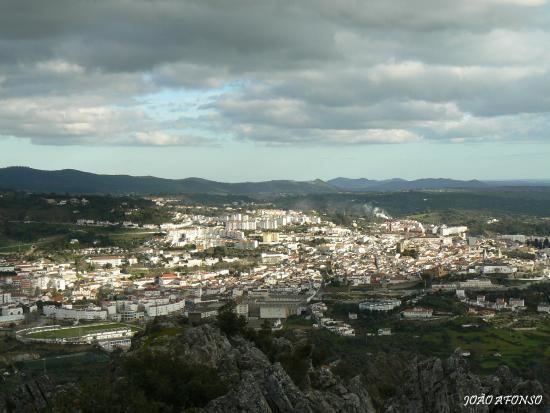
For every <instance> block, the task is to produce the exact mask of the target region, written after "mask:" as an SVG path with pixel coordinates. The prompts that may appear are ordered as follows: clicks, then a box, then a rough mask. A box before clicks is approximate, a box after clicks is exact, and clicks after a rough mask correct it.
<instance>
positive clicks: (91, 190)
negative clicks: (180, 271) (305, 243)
mask: <svg viewBox="0 0 550 413" xmlns="http://www.w3.org/2000/svg"><path fill="white" fill-rule="evenodd" d="M534 182H536V184H537V185H544V186H546V185H550V182H548V181H513V182H512V181H498V182H497V181H492V182H482V181H478V180H471V181H460V180H454V179H442V178H437V179H433V178H428V179H417V180H412V181H407V180H405V179H389V180H380V181H378V180H370V179H364V178H360V179H349V178H335V179H331V180H328V181H322V180H320V179H317V180H314V181H292V180H274V181H263V182H241V183H225V182H216V181H210V180H207V179H201V178H185V179H165V178H156V177H153V176H130V175H100V174H93V173H90V172H82V171H77V170H74V169H63V170H60V171H43V170H39V169H32V168H27V167H19V166H18V167H8V168H0V189H6V190H7V189H9V190H18V191H28V192H43V193H48V192H52V193H79V194H116V195H122V194H139V195H146V194H185V193H212V194H232V195H235V194H239V195H241V194H242V195H246V194H249V195H250V194H261V193H263V194H274V193H289V194H291V193H304V194H309V193H334V192H368V191H406V190H418V189H446V188H448V189H451V188H464V189H479V188H488V187H494V186H506V185H508V184H510V185H522V186H525V185H534V184H535V183H534Z"/></svg>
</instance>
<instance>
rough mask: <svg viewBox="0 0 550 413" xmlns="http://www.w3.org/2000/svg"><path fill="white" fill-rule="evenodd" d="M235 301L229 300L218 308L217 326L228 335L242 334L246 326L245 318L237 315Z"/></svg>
mask: <svg viewBox="0 0 550 413" xmlns="http://www.w3.org/2000/svg"><path fill="white" fill-rule="evenodd" d="M236 307H237V305H236V304H235V301H229V302H228V303H227V304H225V305H224V306H223V307H220V309H219V310H218V321H217V324H218V327H219V328H220V330H222V331H223V332H224V333H225V334H226V335H228V336H234V335H236V334H242V333H243V332H244V329H245V327H246V319H245V318H244V317H243V316H239V315H237V313H236V311H235V309H236Z"/></svg>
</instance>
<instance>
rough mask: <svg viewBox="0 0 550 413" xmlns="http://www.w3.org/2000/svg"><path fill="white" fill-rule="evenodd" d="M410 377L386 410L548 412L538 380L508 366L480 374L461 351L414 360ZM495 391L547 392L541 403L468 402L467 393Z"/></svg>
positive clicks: (407, 412) (409, 412) (497, 393)
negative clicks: (514, 372)
mask: <svg viewBox="0 0 550 413" xmlns="http://www.w3.org/2000/svg"><path fill="white" fill-rule="evenodd" d="M405 375H406V377H408V380H407V381H406V382H405V383H404V385H403V386H402V387H401V388H400V390H399V391H398V393H397V395H396V396H395V397H393V398H391V399H390V400H388V401H387V403H386V405H385V409H384V410H385V412H386V413H416V412H441V413H493V412H495V413H496V412H529V413H535V412H546V411H547V410H545V409H546V408H547V404H546V403H547V401H548V400H549V399H548V396H547V395H544V391H543V388H542V386H541V384H540V383H539V382H537V381H529V380H522V379H520V378H517V377H514V376H513V375H512V373H511V372H510V370H509V369H508V367H501V368H500V369H499V370H498V372H497V373H496V374H495V375H492V376H478V375H475V374H473V373H471V372H470V371H469V369H468V367H467V364H466V361H465V360H464V359H462V358H461V357H460V356H458V355H452V356H451V357H449V358H448V359H446V360H440V359H437V358H430V359H427V360H418V359H415V360H413V361H412V362H411V363H410V365H409V367H408V369H407V371H406V372H405ZM471 395H476V396H481V395H492V396H493V399H495V398H496V397H498V396H501V395H502V396H506V395H526V396H531V395H543V402H542V403H541V404H540V405H538V406H535V405H533V406H530V405H514V406H511V405H509V406H508V407H506V406H503V405H502V404H495V403H487V404H485V403H483V404H481V403H480V404H475V405H466V403H465V397H466V396H471Z"/></svg>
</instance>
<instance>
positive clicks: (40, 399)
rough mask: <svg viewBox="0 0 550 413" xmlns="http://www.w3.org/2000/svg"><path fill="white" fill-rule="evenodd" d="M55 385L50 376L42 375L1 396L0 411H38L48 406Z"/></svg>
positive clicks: (16, 412) (3, 412)
mask: <svg viewBox="0 0 550 413" xmlns="http://www.w3.org/2000/svg"><path fill="white" fill-rule="evenodd" d="M54 390H55V386H54V385H53V383H52V382H51V381H50V379H49V377H48V376H41V377H38V378H36V379H34V380H30V381H27V382H26V383H24V384H21V385H19V386H17V387H16V388H15V389H14V390H13V391H11V392H9V393H8V394H5V395H4V397H0V413H5V412H12V413H22V412H37V411H41V410H43V409H45V408H46V407H48V401H49V400H50V399H51V396H52V393H53V392H54Z"/></svg>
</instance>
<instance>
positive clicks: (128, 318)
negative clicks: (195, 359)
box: [0, 197, 550, 351]
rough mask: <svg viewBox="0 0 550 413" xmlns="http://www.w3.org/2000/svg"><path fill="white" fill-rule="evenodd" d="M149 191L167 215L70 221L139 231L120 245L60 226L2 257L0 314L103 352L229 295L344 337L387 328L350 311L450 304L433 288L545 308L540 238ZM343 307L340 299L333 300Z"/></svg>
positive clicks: (419, 311) (413, 316)
mask: <svg viewBox="0 0 550 413" xmlns="http://www.w3.org/2000/svg"><path fill="white" fill-rule="evenodd" d="M150 201H152V202H154V204H155V205H156V207H158V208H160V209H162V210H163V211H164V212H165V214H166V216H168V217H170V219H168V220H167V221H166V222H162V223H160V224H139V223H135V222H132V221H131V220H128V221H121V222H117V221H101V220H94V219H92V218H86V217H84V218H78V219H77V220H75V222H74V223H73V225H74V226H75V227H76V228H78V227H96V226H97V227H102V226H103V227H118V228H127V229H131V230H133V231H136V232H139V233H140V234H145V236H144V238H143V239H142V241H140V242H139V243H137V244H136V245H135V246H133V247H132V248H123V247H120V246H102V245H101V243H100V242H99V241H98V242H93V243H92V246H83V247H80V242H81V240H79V239H78V238H71V240H70V242H69V244H68V248H66V249H65V250H63V251H61V254H60V255H58V256H57V257H52V255H51V254H46V253H43V254H42V253H40V252H39V251H35V252H33V254H32V255H29V254H26V255H25V254H19V255H18V254H11V255H8V254H6V255H5V256H4V258H0V326H1V327H2V328H3V329H5V330H12V331H15V332H16V337H17V338H18V339H19V340H21V341H24V342H36V341H43V342H52V343H57V344H59V345H70V344H74V343H95V344H98V345H99V346H100V347H102V348H104V349H105V350H108V351H112V350H113V349H115V348H124V349H127V348H129V347H130V345H131V337H132V335H134V334H135V333H136V332H138V331H140V329H143V327H144V326H145V325H146V324H147V323H148V322H150V321H151V320H154V319H155V318H157V317H164V316H174V317H186V318H187V319H188V320H189V321H190V322H192V323H201V322H204V321H208V320H211V319H215V317H216V316H217V314H218V310H219V309H220V308H221V307H222V306H224V305H225V304H226V303H227V302H229V301H231V302H234V303H235V307H234V311H235V312H236V313H237V314H238V315H239V316H242V317H244V318H245V319H246V321H247V324H248V325H249V326H250V327H251V328H255V329H260V328H264V327H265V326H266V323H267V325H269V327H270V328H271V329H273V330H276V329H281V328H285V325H292V323H296V320H302V321H300V322H298V324H300V323H302V324H303V325H305V326H308V328H313V329H326V330H327V331H330V332H331V333H332V334H336V335H341V336H348V337H356V336H359V335H360V336H372V335H373V334H378V335H391V334H392V331H391V328H388V325H378V324H376V323H373V324H372V325H369V324H368V323H367V324H365V323H364V322H361V320H362V318H363V317H362V316H361V314H369V313H370V314H383V313H387V314H395V315H396V316H395V317H394V318H395V319H398V320H399V322H400V323H407V322H411V321H412V322H419V321H420V322H430V320H432V321H437V320H439V322H441V320H450V319H453V317H457V316H459V315H461V314H460V312H457V313H453V311H452V310H451V311H449V310H448V309H447V310H445V309H442V308H439V307H438V305H430V297H437V296H441V297H444V298H445V300H447V304H448V305H447V307H453V306H458V307H460V306H465V308H466V312H467V314H469V315H475V316H479V317H482V318H483V319H484V320H486V321H487V320H490V319H493V320H496V319H499V318H500V316H499V314H500V315H503V317H508V315H507V314H513V317H512V321H510V323H509V325H510V326H512V327H514V326H516V327H518V328H521V327H525V326H524V324H525V318H529V320H530V321H529V323H527V324H528V325H529V327H530V328H536V325H537V322H536V320H537V319H540V320H547V319H548V314H549V313H550V303H549V302H548V297H547V296H545V295H540V296H537V297H538V298H535V299H534V300H533V299H532V297H533V294H527V295H526V294H523V293H522V292H523V291H529V286H533V285H541V284H545V283H548V282H549V281H550V246H549V245H548V238H544V237H543V238H541V242H540V245H538V246H534V240H535V239H536V240H537V242H538V240H539V238H540V237H528V236H524V235H522V234H511V235H508V234H503V235H498V236H496V237H493V238H487V237H483V236H470V235H469V231H468V228H467V227H466V226H447V225H444V224H441V225H433V224H425V223H424V224H423V223H421V222H419V221H417V220H414V219H408V218H400V219H397V218H392V217H390V216H388V215H387V214H386V213H384V212H378V213H376V214H375V216H374V217H371V218H369V219H367V218H365V217H355V218H354V219H353V221H352V222H351V225H347V226H344V225H336V224H334V223H333V222H331V221H330V220H329V219H328V217H327V215H326V214H324V213H321V212H318V211H315V210H305V211H294V210H282V209H276V208H273V207H269V206H265V205H255V204H254V203H244V202H234V203H231V204H226V205H222V206H208V205H199V204H194V205H187V204H186V205H184V204H182V203H181V202H180V201H179V200H177V199H170V198H163V197H155V198H151V199H150ZM44 202H46V203H48V204H49V205H54V206H55V205H58V206H64V207H65V206H67V205H74V206H78V205H82V204H89V203H90V201H89V200H87V199H84V198H82V199H78V198H70V199H66V198H64V197H60V198H59V199H53V198H47V199H45V200H44ZM92 202H93V201H92ZM123 207H124V205H123ZM138 212H139V211H136V210H134V211H133V212H132V211H130V213H128V214H126V216H129V219H131V216H132V213H138ZM26 224H28V225H30V224H31V223H26ZM23 225H25V223H23ZM510 291H512V292H513V294H512V295H513V296H510ZM491 297H494V298H491ZM529 300H531V301H529ZM431 301H433V300H431ZM342 306H344V307H345V308H346V311H344V312H342V311H340V312H338V311H332V309H334V308H337V307H338V308H341V307H342ZM458 307H457V308H458ZM461 308H464V307H461ZM529 309H531V310H532V311H529ZM496 315H497V317H495V316H496ZM514 320H515V321H514ZM533 320H535V321H533ZM534 326H535V327H534Z"/></svg>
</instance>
